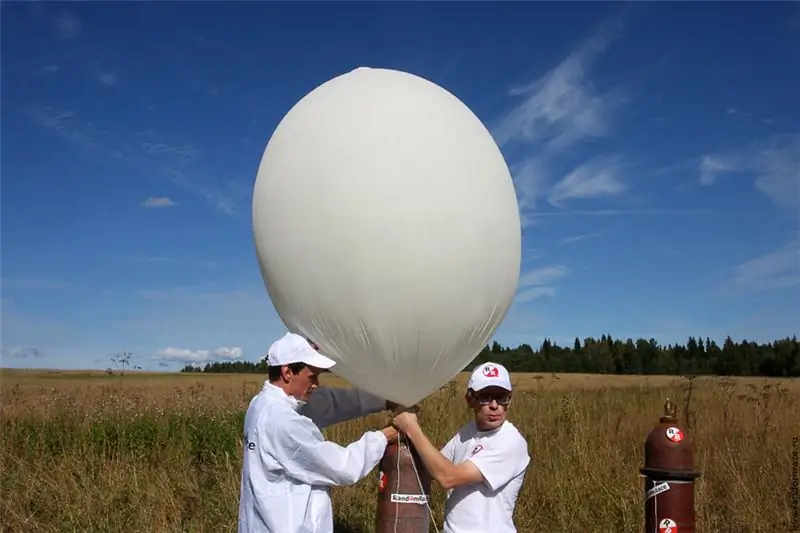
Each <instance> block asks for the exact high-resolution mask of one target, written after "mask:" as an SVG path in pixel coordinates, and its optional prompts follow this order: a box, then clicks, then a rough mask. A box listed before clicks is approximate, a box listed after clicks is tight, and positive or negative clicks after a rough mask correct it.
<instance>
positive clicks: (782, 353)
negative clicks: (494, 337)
mask: <svg viewBox="0 0 800 533" xmlns="http://www.w3.org/2000/svg"><path fill="white" fill-rule="evenodd" d="M486 361H494V362H496V363H500V364H502V365H504V366H505V367H506V368H507V369H508V370H509V371H510V372H556V373H587V374H667V375H719V376H767V377H797V376H800V343H798V340H797V337H796V336H794V337H791V338H788V337H787V338H784V339H781V340H777V341H774V342H770V343H766V344H758V343H756V342H748V341H747V340H743V341H742V342H734V341H733V340H732V339H731V338H730V337H728V338H727V339H725V342H724V343H723V344H722V346H721V347H720V346H718V345H717V344H716V343H715V342H714V341H713V340H711V339H709V338H706V339H705V340H703V339H702V338H694V337H689V341H688V342H687V343H686V344H674V345H672V344H670V345H667V346H661V345H659V344H658V343H657V342H656V340H655V339H650V340H646V339H638V340H635V341H634V340H633V339H627V340H625V341H622V340H618V339H617V340H615V339H613V338H612V337H611V336H610V335H603V336H602V337H600V338H599V339H595V338H592V337H589V338H586V339H584V340H583V342H581V340H580V339H578V338H577V337H576V338H575V342H574V343H573V345H572V346H559V345H558V344H556V343H554V342H550V341H549V340H545V341H544V342H543V343H542V345H541V346H540V347H539V349H538V350H534V349H533V348H532V347H531V346H530V345H528V344H522V345H520V346H517V347H516V348H509V347H504V346H501V345H500V344H498V343H497V342H494V343H493V344H492V345H491V346H486V347H485V348H484V349H483V350H481V352H480V353H479V354H478V356H477V357H476V358H475V359H473V361H472V362H471V363H470V364H468V365H467V366H466V367H465V368H464V370H465V371H471V370H472V369H473V368H474V367H475V366H477V365H479V364H481V363H484V362H486ZM181 372H209V373H214V372H216V373H259V374H266V373H267V363H266V359H262V360H260V361H259V362H257V363H253V362H250V361H227V362H213V363H207V364H205V365H203V366H200V367H196V366H191V365H187V366H185V367H184V368H183V369H182V370H181Z"/></svg>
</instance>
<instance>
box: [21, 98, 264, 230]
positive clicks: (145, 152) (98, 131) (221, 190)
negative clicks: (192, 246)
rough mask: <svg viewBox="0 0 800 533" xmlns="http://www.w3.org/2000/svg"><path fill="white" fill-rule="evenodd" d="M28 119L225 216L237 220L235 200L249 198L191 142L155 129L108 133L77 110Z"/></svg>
mask: <svg viewBox="0 0 800 533" xmlns="http://www.w3.org/2000/svg"><path fill="white" fill-rule="evenodd" d="M28 114H29V116H30V117H31V119H32V120H33V121H34V122H35V123H37V124H38V125H39V126H41V127H42V128H44V129H46V130H49V131H50V132H52V133H54V134H55V135H58V136H59V137H61V138H63V139H65V140H67V141H69V142H72V143H74V144H76V145H79V146H81V147H83V148H87V149H90V150H93V151H96V152H97V153H100V154H102V155H104V156H106V157H108V158H109V159H111V160H115V161H119V162H124V163H126V164H128V165H131V166H134V167H136V168H137V169H139V170H141V171H143V172H146V173H149V174H154V175H157V176H158V177H160V178H162V179H166V180H168V181H170V182H172V183H174V184H176V185H179V186H180V187H182V188H184V189H186V190H187V191H189V192H191V193H192V194H195V195H197V196H200V197H202V198H203V199H204V200H206V201H207V202H208V203H210V204H211V205H213V206H214V207H215V208H216V209H217V210H218V211H219V212H221V213H224V214H226V215H236V214H237V213H238V212H239V204H238V202H237V201H236V200H235V199H234V198H239V197H241V198H244V197H246V195H247V194H249V192H250V189H249V188H248V187H245V186H243V185H242V184H241V183H236V182H230V181H228V180H225V179H222V177H221V176H219V175H218V173H217V172H216V171H215V170H214V169H213V167H211V166H210V165H209V164H208V163H207V162H206V161H205V159H204V158H203V156H202V153H201V151H200V150H199V149H198V148H197V147H195V146H194V144H193V143H191V142H190V141H188V140H186V139H178V138H174V137H173V136H170V135H167V134H165V133H163V132H158V131H154V130H147V131H142V132H138V133H132V134H125V133H124V132H122V134H120V133H116V132H115V133H112V132H110V131H108V130H103V129H102V127H101V126H99V125H98V124H100V121H99V120H87V119H86V118H83V117H81V116H79V115H78V114H77V113H76V112H74V111H69V110H61V109H56V108H53V107H49V106H44V107H35V108H32V109H29V110H28Z"/></svg>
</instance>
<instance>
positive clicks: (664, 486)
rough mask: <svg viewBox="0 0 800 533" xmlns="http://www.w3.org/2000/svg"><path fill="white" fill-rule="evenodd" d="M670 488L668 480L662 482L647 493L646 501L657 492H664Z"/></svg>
mask: <svg viewBox="0 0 800 533" xmlns="http://www.w3.org/2000/svg"><path fill="white" fill-rule="evenodd" d="M668 490H669V483H667V482H666V481H665V482H664V483H660V484H658V485H656V486H655V487H653V488H652V489H650V490H648V491H647V492H646V493H645V499H644V501H647V500H649V499H650V498H652V497H653V496H655V495H656V494H661V493H662V492H666V491H668Z"/></svg>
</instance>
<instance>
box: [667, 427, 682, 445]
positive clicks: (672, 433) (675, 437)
mask: <svg viewBox="0 0 800 533" xmlns="http://www.w3.org/2000/svg"><path fill="white" fill-rule="evenodd" d="M667 438H668V439H669V440H671V441H672V442H680V441H682V440H683V431H681V430H680V429H678V428H676V427H671V428H667Z"/></svg>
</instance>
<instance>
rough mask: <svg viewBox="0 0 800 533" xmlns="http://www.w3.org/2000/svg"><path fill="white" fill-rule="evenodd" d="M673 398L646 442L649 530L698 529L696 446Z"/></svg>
mask: <svg viewBox="0 0 800 533" xmlns="http://www.w3.org/2000/svg"><path fill="white" fill-rule="evenodd" d="M675 413H676V408H675V406H674V405H673V404H672V402H671V401H670V399H669V398H667V401H666V403H665V404H664V415H663V416H662V417H661V419H660V421H659V424H658V425H657V426H656V427H654V428H653V430H652V431H650V434H649V435H647V440H645V443H644V467H642V468H640V469H639V472H640V473H641V474H642V475H643V476H644V478H645V483H644V490H645V503H644V515H645V525H644V530H645V533H654V532H658V533H694V520H695V516H694V480H695V479H696V478H698V477H700V476H701V473H700V472H698V471H696V470H695V467H694V446H693V444H692V440H691V439H690V438H689V436H688V434H687V433H686V429H685V428H684V427H683V426H681V425H680V424H679V423H678V417H677V416H676V414H675Z"/></svg>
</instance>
